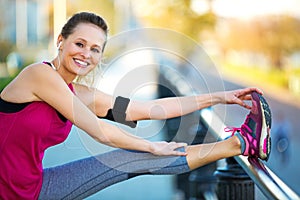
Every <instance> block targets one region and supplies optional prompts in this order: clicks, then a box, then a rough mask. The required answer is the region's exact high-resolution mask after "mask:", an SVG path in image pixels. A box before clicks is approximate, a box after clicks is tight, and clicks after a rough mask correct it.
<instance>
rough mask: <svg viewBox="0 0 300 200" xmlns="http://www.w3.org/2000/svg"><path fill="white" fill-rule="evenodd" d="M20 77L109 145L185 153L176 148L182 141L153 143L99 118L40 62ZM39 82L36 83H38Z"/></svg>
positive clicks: (40, 94)
mask: <svg viewBox="0 0 300 200" xmlns="http://www.w3.org/2000/svg"><path fill="white" fill-rule="evenodd" d="M21 76H22V78H21V80H26V81H29V82H30V83H29V86H30V88H31V89H30V90H31V92H32V94H33V95H34V96H35V97H36V98H37V99H39V100H42V101H45V102H47V103H48V104H49V105H51V106H52V107H53V108H55V109H56V110H58V111H59V112H60V113H61V114H62V115H64V116H65V117H66V118H67V119H69V120H70V121H71V122H73V123H74V124H75V125H76V126H77V127H79V128H81V129H82V130H84V131H85V132H87V133H88V134H89V135H90V136H92V137H93V138H94V139H95V140H97V141H99V142H101V143H104V144H106V145H109V146H113V147H118V148H124V149H133V150H140V151H146V152H151V153H154V154H156V155H185V154H183V153H180V152H177V151H175V149H176V148H178V147H180V146H183V145H185V144H183V143H163V142H162V143H152V142H149V141H147V140H144V139H142V138H138V137H135V136H133V135H131V134H128V133H126V132H125V131H123V130H121V129H119V128H118V127H115V126H113V125H111V124H108V123H105V122H104V121H102V120H99V119H98V118H97V117H96V115H95V114H94V113H93V112H92V111H91V110H89V109H88V108H87V107H86V106H85V105H84V104H83V103H82V102H81V100H80V99H79V98H78V97H76V96H75V95H74V94H73V93H72V92H71V91H70V89H69V88H68V87H67V85H66V83H65V82H64V80H63V79H62V78H61V76H59V74H58V73H57V72H55V71H54V70H52V69H51V68H47V67H45V66H43V65H40V64H39V65H33V66H30V67H28V68H27V69H25V70H24V72H23V73H22V75H21ZM37 83H38V84H37Z"/></svg>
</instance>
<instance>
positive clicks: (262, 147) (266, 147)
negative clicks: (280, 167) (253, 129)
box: [253, 93, 272, 161]
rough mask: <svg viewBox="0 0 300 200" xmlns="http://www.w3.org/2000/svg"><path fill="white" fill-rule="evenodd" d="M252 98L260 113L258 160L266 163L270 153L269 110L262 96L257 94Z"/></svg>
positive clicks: (270, 120)
mask: <svg viewBox="0 0 300 200" xmlns="http://www.w3.org/2000/svg"><path fill="white" fill-rule="evenodd" d="M255 94H256V95H257V97H255V96H256V95H255ZM253 97H254V98H253V99H254V100H255V101H259V105H260V111H261V113H262V128H261V135H260V139H259V158H261V159H262V160H266V161H267V160H268V159H269V155H270V152H271V136H270V131H271V123H272V115H271V110H270V107H269V105H268V103H267V101H266V100H265V98H264V97H263V96H262V95H260V94H258V93H254V95H253Z"/></svg>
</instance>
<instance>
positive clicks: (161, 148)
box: [151, 141, 187, 156]
mask: <svg viewBox="0 0 300 200" xmlns="http://www.w3.org/2000/svg"><path fill="white" fill-rule="evenodd" d="M185 146H187V144H186V143H183V142H179V143H176V142H164V141H162V142H152V143H151V153H152V154H154V155H157V156H186V155H187V153H186V152H181V151H178V150H176V149H178V148H180V147H185Z"/></svg>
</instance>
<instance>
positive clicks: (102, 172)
mask: <svg viewBox="0 0 300 200" xmlns="http://www.w3.org/2000/svg"><path fill="white" fill-rule="evenodd" d="M179 151H184V148H180V149H179ZM188 171H190V169H189V167H188V165H187V161H186V157H185V156H154V155H152V154H150V153H145V152H138V151H129V150H115V151H111V152H107V153H104V154H101V155H98V156H93V157H89V158H84V159H81V160H78V161H74V162H70V163H67V164H64V165H61V166H57V167H52V168H47V169H44V172H43V185H42V189H41V192H40V196H39V199H42V200H48V199H55V200H57V199H83V198H86V197H88V196H90V195H92V194H94V193H96V192H99V191H100V190H102V189H104V188H106V187H108V186H110V185H112V184H115V183H118V182H121V181H124V180H128V179H130V178H132V177H135V176H138V175H143V174H153V175H154V174H180V173H185V172H188Z"/></svg>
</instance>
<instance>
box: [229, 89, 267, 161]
mask: <svg viewBox="0 0 300 200" xmlns="http://www.w3.org/2000/svg"><path fill="white" fill-rule="evenodd" d="M251 96H252V109H251V111H250V113H249V114H248V115H247V118H246V120H245V122H244V124H243V125H242V126H241V128H232V129H231V130H230V131H232V135H237V136H238V137H239V139H240V140H241V143H242V145H241V146H242V154H243V155H245V156H249V157H257V158H260V159H262V160H268V158H269V154H270V151H271V137H270V130H271V122H272V116H271V110H270V108H269V105H268V103H267V101H266V100H265V99H264V98H263V97H262V96H261V95H260V94H258V93H256V92H253V93H252V94H251ZM236 131H237V132H236ZM242 140H244V143H243V141H242Z"/></svg>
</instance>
